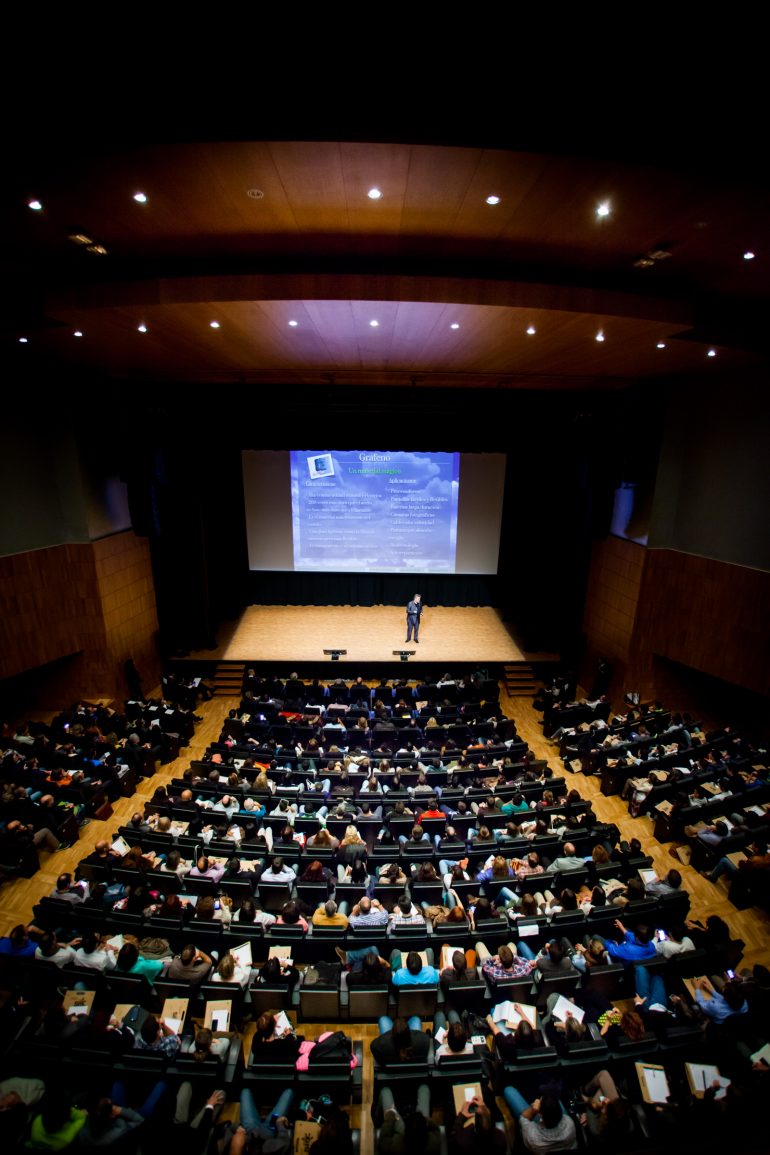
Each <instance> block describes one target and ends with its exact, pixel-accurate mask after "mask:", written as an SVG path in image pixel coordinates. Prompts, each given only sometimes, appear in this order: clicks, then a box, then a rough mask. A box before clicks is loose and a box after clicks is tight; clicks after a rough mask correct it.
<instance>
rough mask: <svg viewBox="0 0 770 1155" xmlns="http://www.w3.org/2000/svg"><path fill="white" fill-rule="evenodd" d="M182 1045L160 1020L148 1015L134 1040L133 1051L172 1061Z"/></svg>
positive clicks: (176, 1036)
mask: <svg viewBox="0 0 770 1155" xmlns="http://www.w3.org/2000/svg"><path fill="white" fill-rule="evenodd" d="M181 1045H182V1040H181V1039H180V1038H179V1036H178V1035H177V1034H176V1033H175V1032H174V1031H173V1030H172V1029H171V1027H169V1026H168V1025H167V1024H166V1023H164V1022H163V1020H162V1019H156V1018H155V1016H154V1015H148V1016H147V1018H146V1019H145V1020H144V1022H143V1024H142V1028H141V1030H140V1031H139V1034H138V1035H137V1036H136V1038H135V1039H134V1050H135V1051H149V1052H150V1053H151V1054H154V1055H158V1054H160V1055H163V1056H164V1057H165V1058H167V1059H173V1058H174V1056H175V1055H176V1053H177V1051H178V1050H179V1048H180V1047H181Z"/></svg>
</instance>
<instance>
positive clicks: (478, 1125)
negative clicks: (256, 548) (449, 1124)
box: [448, 1097, 507, 1155]
mask: <svg viewBox="0 0 770 1155" xmlns="http://www.w3.org/2000/svg"><path fill="white" fill-rule="evenodd" d="M448 1146H449V1152H450V1155H459V1153H460V1152H463V1153H468V1155H481V1153H482V1152H484V1153H485V1155H504V1153H505V1151H506V1150H507V1142H506V1138H505V1135H504V1133H503V1132H502V1131H498V1130H497V1128H496V1127H495V1126H494V1123H493V1121H492V1115H491V1113H490V1110H489V1107H487V1105H486V1103H485V1102H484V1101H483V1100H481V1099H478V1098H476V1097H474V1098H473V1099H471V1100H470V1101H466V1102H465V1103H463V1105H462V1107H461V1108H460V1110H459V1111H458V1112H457V1115H456V1116H455V1121H454V1127H453V1129H452V1130H451V1131H450V1132H449V1135H448Z"/></svg>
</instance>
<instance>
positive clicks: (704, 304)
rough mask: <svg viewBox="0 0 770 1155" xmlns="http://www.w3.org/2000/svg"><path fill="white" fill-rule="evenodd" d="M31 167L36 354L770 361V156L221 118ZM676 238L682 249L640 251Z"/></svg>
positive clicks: (201, 375) (215, 365)
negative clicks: (767, 167) (439, 136)
mask: <svg viewBox="0 0 770 1155" xmlns="http://www.w3.org/2000/svg"><path fill="white" fill-rule="evenodd" d="M372 187H377V188H379V189H380V190H381V192H382V196H381V198H380V199H378V200H372V199H370V198H369V197H368V195H367V193H368V190H369V189H371V188H372ZM14 188H15V192H14V195H13V198H12V200H9V199H8V198H6V204H7V206H8V212H7V216H8V220H7V227H6V242H5V245H4V249H3V257H2V260H3V266H4V272H5V278H4V283H5V286H6V303H5V309H4V315H5V332H4V338H5V341H6V343H7V346H8V348H11V347H16V346H18V342H19V338H20V337H26V338H27V342H26V343H25V344H24V345H23V346H19V347H17V348H16V352H17V353H18V355H19V356H20V357H26V358H27V359H28V360H29V361H30V362H34V360H35V359H36V358H39V359H41V361H44V362H46V363H50V361H57V362H65V363H67V364H69V365H71V366H74V367H77V366H79V365H80V366H82V367H83V368H84V369H89V370H94V371H96V372H97V373H99V374H103V375H105V376H106V377H108V378H112V379H119V380H127V379H128V380H131V379H134V380H142V381H154V380H157V381H164V380H165V381H172V380H182V381H223V382H227V381H233V380H241V381H254V382H260V381H264V382H281V381H315V380H326V379H329V378H330V377H332V378H333V379H334V380H337V381H346V382H347V381H350V382H355V381H357V380H360V381H361V382H363V383H369V382H371V383H382V384H388V383H404V382H413V383H414V384H421V385H429V384H456V385H460V386H462V385H474V386H478V385H492V386H495V387H500V386H502V387H527V388H555V387H561V388H587V387H590V388H618V387H622V386H625V385H629V384H631V383H634V382H637V381H640V380H646V379H652V378H661V377H666V378H669V377H671V378H676V377H678V376H681V375H688V376H689V375H698V374H703V373H706V372H711V373H719V374H723V373H725V372H727V373H730V374H736V373H756V372H757V370H758V369H761V368H763V367H764V365H765V361H766V355H765V352H764V315H763V314H764V302H765V298H766V297H767V294H768V289H770V273H769V272H768V261H767V255H768V254H770V224H769V223H768V214H767V212H766V205H767V192H768V189H767V187H766V184H765V182H764V181H763V180H762V179H761V178H758V177H757V175H756V172H754V173H752V174H751V175H750V176H743V177H742V176H741V175H740V174H739V173H738V174H736V173H735V172H733V171H732V169H731V168H730V167H728V166H722V167H718V166H714V171H708V170H705V171H704V167H703V166H702V165H700V166H699V167H698V168H697V170H695V169H691V168H688V167H687V166H686V165H683V164H682V165H672V164H669V165H666V166H660V165H656V166H653V165H645V164H644V163H641V162H638V163H634V162H630V161H628V160H622V161H621V160H617V159H602V158H600V157H599V158H597V157H595V156H594V157H591V158H587V157H581V156H579V155H574V154H573V155H569V156H567V155H555V154H552V155H548V154H544V153H536V152H512V151H506V150H502V149H492V148H471V147H451V146H445V145H442V146H437V145H436V146H433V145H429V144H417V145H414V144H391V143H356V142H345V141H341V142H318V141H311V142H301V141H269V142H264V141H263V142H259V141H256V142H248V141H242V142H238V141H236V142H233V141H219V142H213V143H176V144H168V145H157V144H153V145H149V146H147V147H137V146H132V147H130V148H120V147H117V146H115V147H110V148H107V149H104V148H102V149H101V151H100V152H99V153H98V154H97V153H95V152H94V153H90V152H89V150H88V149H82V148H81V149H80V150H79V151H78V152H77V154H76V155H72V156H71V157H68V158H65V161H64V163H62V161H61V154H60V156H59V158H58V161H57V163H56V164H52V165H51V167H50V169H49V168H47V167H46V164H45V160H44V158H42V159H40V160H39V161H38V162H37V163H36V164H35V166H34V171H32V170H30V171H22V172H19V173H17V175H16V178H15V182H14ZM255 190H258V192H259V193H260V194H261V195H259V196H257V195H255ZM139 191H141V192H143V193H145V194H146V197H147V201H146V203H144V204H138V203H137V202H136V201H135V200H134V194H135V193H137V192H139ZM492 194H494V195H496V196H498V197H499V198H500V201H499V203H498V204H495V205H489V204H487V203H486V197H487V196H489V195H492ZM33 197H35V198H38V199H39V200H40V201H41V202H42V204H43V210H42V211H41V212H33V211H32V210H30V209H29V208H28V207H27V202H28V200H29V199H31V198H33ZM603 202H609V205H610V213H609V215H608V216H607V217H606V218H604V219H602V218H600V217H599V216H598V215H597V212H596V210H597V207H598V206H599V205H600V204H601V203H603ZM75 234H82V235H84V236H86V237H88V238H90V240H92V241H93V242H94V243H95V244H96V245H99V246H103V247H104V248H105V249H106V250H107V251H106V254H104V255H98V254H94V253H91V252H89V251H87V246H84V245H77V244H75V243H73V241H72V240H71V239H69V238H70V237H71V236H72V235H75ZM747 250H751V251H753V252H755V253H756V258H755V259H754V260H751V261H748V260H745V259H744V256H743V254H744V252H746V251H747ZM656 253H657V254H660V253H669V254H670V255H669V256H659V258H658V259H655V260H654V263H653V264H652V266H651V267H648V268H639V267H636V262H637V261H638V260H639V259H640V258H644V257H646V256H647V255H648V254H656ZM292 320H294V321H297V322H298V324H297V325H296V326H295V327H290V326H289V321H292ZM372 320H376V321H378V325H377V327H373V326H372V325H371V324H370V322H371V321H372ZM211 321H216V322H218V324H219V328H217V329H212V328H211V327H210V322H211ZM453 324H455V325H459V328H456V329H453V328H452V327H451V326H452V325H453ZM139 325H143V326H146V330H147V331H146V332H139V329H138V326H139ZM528 327H533V328H534V329H535V330H536V332H535V333H534V334H532V335H528V334H527V328H528ZM76 330H77V331H79V332H81V333H82V334H83V336H82V337H75V336H73V334H74V332H75V331H76ZM600 332H601V333H602V334H603V336H604V341H602V342H599V341H597V340H596V336H597V333H600ZM659 344H663V345H664V346H665V347H664V348H658V345H659ZM710 349H713V350H714V351H715V353H716V356H715V357H712V358H710V359H709V358H708V357H707V353H708V351H709V350H710Z"/></svg>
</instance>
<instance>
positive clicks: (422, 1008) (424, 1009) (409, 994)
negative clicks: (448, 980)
mask: <svg viewBox="0 0 770 1155" xmlns="http://www.w3.org/2000/svg"><path fill="white" fill-rule="evenodd" d="M437 998H438V985H437V984H436V983H430V984H425V985H422V984H420V985H417V986H403V987H397V988H396V1016H397V1017H398V1018H404V1019H408V1018H410V1017H411V1016H412V1015H417V1017H418V1018H420V1019H432V1018H433V1016H434V1014H435V1012H436V1000H437Z"/></svg>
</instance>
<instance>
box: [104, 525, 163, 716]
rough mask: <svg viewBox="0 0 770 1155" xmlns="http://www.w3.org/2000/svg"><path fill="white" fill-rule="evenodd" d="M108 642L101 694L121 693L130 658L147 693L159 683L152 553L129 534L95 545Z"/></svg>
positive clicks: (146, 544)
mask: <svg viewBox="0 0 770 1155" xmlns="http://www.w3.org/2000/svg"><path fill="white" fill-rule="evenodd" d="M93 550H94V562H95V566H96V575H97V580H98V586H99V593H100V598H101V606H102V615H103V619H104V629H105V641H106V655H105V658H106V664H105V669H104V680H105V684H106V685H107V686H108V687H111V688H109V689H107V690H105V693H108V694H110V695H112V694H114V695H117V696H118V697H122V696H123V694H124V693H125V685H124V681H123V663H124V662H125V660H126V658H129V657H132V658H133V659H134V661H135V663H136V666H137V669H138V670H139V672H140V674H141V675H142V680H143V682H144V689H145V692H146V693H148V692H149V691H150V690H151V689H152V688H153V687H154V686H156V685H157V684H158V682H159V681H160V661H159V658H158V653H157V632H158V616H157V612H156V608H155V585H154V582H153V576H152V564H151V560H150V547H149V544H148V542H147V541H146V539H144V538H139V537H136V535H135V534H134V533H133V532H132V531H128V532H126V533H117V534H113V535H112V536H111V537H106V538H103V539H102V540H101V541H96V542H94V543H93Z"/></svg>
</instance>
